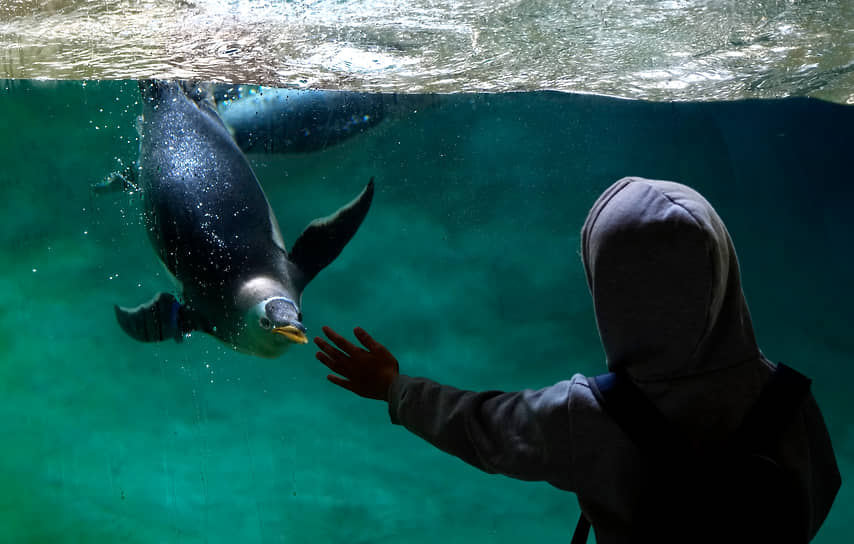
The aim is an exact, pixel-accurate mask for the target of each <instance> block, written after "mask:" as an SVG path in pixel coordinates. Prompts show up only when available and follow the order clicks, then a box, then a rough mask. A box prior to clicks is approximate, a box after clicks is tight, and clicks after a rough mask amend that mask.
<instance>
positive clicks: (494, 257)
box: [0, 80, 854, 543]
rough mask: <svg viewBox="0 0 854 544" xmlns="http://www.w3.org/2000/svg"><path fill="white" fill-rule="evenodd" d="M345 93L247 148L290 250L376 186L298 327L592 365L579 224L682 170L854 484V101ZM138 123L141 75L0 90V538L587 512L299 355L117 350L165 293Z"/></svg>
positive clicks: (499, 373)
mask: <svg viewBox="0 0 854 544" xmlns="http://www.w3.org/2000/svg"><path fill="white" fill-rule="evenodd" d="M238 91H239V92H242V93H243V98H240V99H237V100H235V95H234V94H233V93H234V92H238ZM238 91H235V89H231V88H228V87H226V88H219V91H218V92H219V93H220V96H219V98H220V100H219V101H220V104H219V114H220V115H221V116H222V117H223V118H226V119H228V118H229V116H232V117H231V118H230V119H231V120H230V121H229V122H230V123H231V124H232V131H233V133H234V134H235V137H236V138H238V137H239V135H240V134H241V130H243V129H241V128H240V127H241V125H240V123H241V122H242V121H241V117H240V115H241V113H240V112H239V111H238V110H237V107H238V105H239V104H241V103H245V102H241V100H247V101H248V100H249V99H250V97H255V98H258V97H259V95H258V93H257V91H258V90H257V89H255V94H252V92H251V90H250V89H248V88H243V89H239V90H238ZM229 93H231V94H229ZM267 94H268V96H272V95H274V94H275V91H272V90H268V91H267ZM341 96H344V95H338V96H337V97H333V99H338V98H341ZM347 96H349V98H348V97H347ZM347 96H345V98H346V100H345V103H349V104H350V105H351V106H350V107H351V109H350V110H347V115H345V116H343V117H341V116H334V115H331V114H329V110H324V109H323V107H324V106H323V103H322V101H321V103H319V105H317V104H315V105H311V106H303V107H304V108H305V109H303V110H299V109H297V110H296V113H295V112H294V111H295V110H293V109H291V110H290V111H289V113H288V112H286V113H284V114H282V115H285V116H286V117H284V118H283V119H285V121H284V123H285V125H286V126H288V127H290V128H294V129H295V130H293V131H292V132H290V133H288V134H284V135H281V134H280V135H278V136H276V138H279V140H276V142H278V143H275V145H274V144H273V143H270V142H272V141H273V140H268V141H267V143H266V144H265V143H264V141H263V140H262V141H259V140H258V139H257V138H256V139H255V140H254V142H253V143H252V144H251V145H250V143H245V144H244V145H245V147H246V156H247V158H248V160H249V162H250V164H251V166H252V168H253V169H254V172H255V173H256V175H257V177H258V179H259V180H260V182H261V184H262V185H263V187H264V190H265V191H266V194H267V196H268V198H269V201H270V204H271V207H272V208H273V210H274V211H275V213H276V215H277V217H278V222H279V225H280V227H281V230H282V234H283V238H284V242H285V244H286V245H287V246H288V247H291V245H292V244H293V242H294V240H295V238H296V237H297V235H298V234H299V233H300V232H301V231H302V229H303V228H304V227H305V226H306V225H307V224H308V223H309V222H310V221H311V220H312V219H314V218H317V217H322V216H325V215H328V214H330V213H332V212H333V211H334V210H336V209H337V208H338V207H340V206H341V205H342V204H344V203H346V202H348V201H350V200H351V199H352V198H353V197H355V196H356V195H357V194H358V193H359V191H360V190H361V189H362V187H363V186H364V185H365V183H366V182H367V181H368V180H369V179H370V178H372V177H373V178H374V180H375V186H376V193H375V196H374V201H373V204H372V207H371V209H370V211H369V212H368V215H367V217H366V219H365V221H364V223H363V224H362V226H361V227H360V229H359V230H358V232H357V233H356V235H355V237H354V238H353V240H352V241H351V242H350V243H349V244H348V245H347V246H346V247H345V248H344V250H343V252H342V253H341V255H340V256H339V257H338V258H337V259H336V260H335V261H334V262H333V263H332V264H331V265H330V266H329V267H328V268H326V269H325V270H323V271H321V272H320V274H319V275H318V276H317V277H316V278H315V279H314V280H313V281H312V282H311V283H310V284H309V285H308V287H307V288H306V290H305V292H304V295H303V299H302V313H303V323H304V324H305V326H306V327H307V329H308V336H309V338H312V337H313V336H315V335H317V334H320V330H321V327H322V326H323V325H330V326H332V327H334V328H336V329H338V330H339V331H348V332H349V331H350V330H352V328H353V327H354V326H361V327H364V328H365V329H367V330H368V331H369V332H371V333H372V334H373V335H374V336H375V337H376V338H377V339H378V340H380V341H381V342H383V343H385V344H386V345H387V346H388V347H389V348H390V349H391V350H392V352H393V353H394V354H395V355H396V356H397V358H398V360H399V361H400V365H401V370H402V371H403V372H405V373H407V374H411V375H418V376H428V377H431V378H433V379H436V380H438V381H441V382H445V383H450V384H453V385H456V386H459V387H463V388H470V389H475V390H487V389H504V390H516V389H521V388H539V387H544V386H546V385H550V384H552V383H554V382H557V381H559V380H562V379H567V378H569V377H571V376H572V375H573V374H575V373H583V374H586V375H592V374H597V373H600V372H602V371H603V370H604V368H605V366H604V354H603V352H602V348H601V346H600V343H599V338H598V334H597V330H596V327H595V322H594V316H593V309H592V306H591V301H590V296H589V293H588V289H587V286H586V283H585V277H584V273H583V269H582V265H581V259H580V256H579V249H580V242H579V231H580V228H581V225H582V223H583V221H584V219H585V216H586V213H587V211H588V209H589V208H590V206H591V204H592V203H593V201H594V200H595V199H596V197H597V196H598V195H599V193H600V192H601V191H602V190H603V189H604V188H606V187H607V186H608V185H610V184H611V183H612V182H614V181H616V180H617V179H619V178H621V177H623V176H627V175H636V176H644V177H649V178H657V179H667V180H674V181H680V182H683V183H686V184H688V185H691V186H692V187H694V188H696V189H698V190H699V191H700V192H701V193H703V194H704V195H705V196H706V197H707V198H708V199H709V200H710V201H711V202H712V204H713V205H715V207H716V209H717V210H718V212H719V214H720V215H721V217H722V218H723V219H724V221H725V222H726V224H727V226H728V228H729V231H730V233H731V235H732V238H733V240H734V242H735V246H736V248H737V251H738V256H739V258H740V262H741V266H742V275H743V280H744V290H745V293H746V296H747V300H748V303H749V305H750V310H751V313H752V316H753V319H754V323H755V326H756V330H757V335H758V339H759V343H760V346H761V347H762V349H763V351H764V353H765V354H766V355H767V356H768V357H769V358H770V359H772V360H775V361H784V362H786V363H788V364H789V365H791V366H794V367H795V368H797V369H800V370H801V371H803V372H804V373H806V374H807V375H809V376H810V377H812V378H813V380H814V383H813V391H814V394H815V396H816V398H817V400H818V402H819V404H820V406H821V407H822V409H823V410H824V414H825V417H826V419H827V423H828V426H829V429H830V432H831V436H832V439H833V442H834V445H835V447H836V450H837V454H838V459H839V464H840V469H841V471H842V475H843V480H844V481H845V480H846V477H847V476H848V475H850V474H852V462H854V427H852V424H851V414H852V413H854V400H852V396H851V394H850V390H851V386H850V383H851V381H852V380H854V367H852V366H851V364H850V359H851V355H852V353H854V341H852V336H851V333H850V328H851V323H852V320H851V308H852V306H854V294H852V289H851V286H850V282H851V278H852V277H854V264H853V263H854V258H852V256H851V251H850V248H851V236H852V233H854V219H852V214H851V211H850V209H849V207H850V203H851V202H852V200H854V179H852V166H854V164H853V163H852V155H851V149H852V143H854V141H852V132H851V127H852V126H854V109H852V108H851V107H850V106H844V105H835V104H831V103H828V102H822V101H819V100H816V99H806V98H791V99H785V100H762V101H752V100H747V101H732V102H690V101H686V102H676V103H669V102H658V103H654V102H644V101H633V100H621V99H615V98H607V97H602V96H593V95H582V94H569V93H555V92H524V93H503V94H478V93H468V94H449V95H419V94H409V95H403V94H401V95H392V94H386V95H367V97H366V96H365V95H358V96H356V95H352V96H350V95H347ZM302 99H303V98H299V99H297V98H291V99H289V100H291V103H302V102H298V100H302ZM357 99H358V100H363V102H347V100H357ZM264 107H269V106H264V105H256V106H253V108H254V111H255V112H256V113H257V112H258V111H263V108H264ZM312 108H314V109H312ZM324 111H326V113H325V114H324V113H323V112H324ZM140 112H141V99H140V93H139V89H138V85H137V83H136V82H135V81H79V80H73V81H55V80H42V81H34V80H6V81H3V82H2V83H0V140H2V145H0V165H2V166H0V225H2V228H0V259H2V263H3V267H2V269H3V274H2V277H0V293H2V295H0V300H2V301H3V304H0V349H2V353H3V357H2V365H0V437H2V444H3V448H2V450H3V453H2V455H0V490H2V492H0V541H3V542H33V543H35V542H57V543H70V542H87V543H97V542H130V543H134V542H138V543H151V542H169V543H173V542H174V543H202V542H205V543H227V542H245V543H271V542H318V543H324V542H328V543H335V542H348V543H353V542H363V543H369V542H386V541H389V540H391V539H393V540H396V541H403V542H409V543H432V542H438V541H441V542H447V543H468V542H498V543H500V542H518V541H519V540H520V539H525V540H526V541H569V537H570V535H571V531H572V528H573V527H574V524H575V521H576V518H577V515H578V505H577V502H576V499H575V497H574V496H573V495H571V494H569V493H565V492H562V491H559V490H557V489H554V488H551V487H550V486H548V485H547V484H544V483H532V482H521V481H516V480H511V479H509V478H505V477H502V476H494V475H486V474H483V473H480V472H478V471H477V470H475V469H473V468H471V467H469V466H468V465H466V464H464V463H463V462H461V461H459V460H458V459H455V458H452V457H449V456H447V455H445V454H443V453H441V452H439V451H437V450H435V449H433V448H431V447H429V446H428V445H427V444H426V443H424V442H422V441H421V440H420V439H418V438H417V437H415V436H413V435H411V434H409V433H408V432H406V431H405V430H403V429H402V428H401V427H396V426H393V425H392V424H390V421H389V415H388V413H387V408H386V405H385V404H384V403H381V402H375V401H368V400H365V399H361V398H358V397H356V396H355V395H352V394H350V393H348V392H346V391H344V390H342V389H339V388H337V387H335V386H333V385H332V384H330V383H328V382H327V381H326V379H325V376H326V374H327V370H326V368H324V367H322V366H321V365H320V364H319V363H318V362H317V361H316V360H315V358H314V353H315V349H314V347H313V345H311V344H309V345H298V346H294V347H292V348H291V349H290V350H289V351H288V352H287V353H286V354H285V355H283V356H281V357H279V358H274V359H266V358H260V357H254V356H251V355H245V354H242V353H238V352H236V351H234V350H233V349H231V348H230V347H229V346H227V345H226V344H224V343H222V342H220V341H218V340H216V339H215V338H213V337H212V336H210V335H207V334H204V333H200V332H194V333H192V334H190V335H189V336H188V337H187V338H185V339H184V341H183V342H181V343H177V342H174V341H171V340H168V341H164V342H158V343H140V342H137V341H135V340H133V339H131V338H129V337H128V336H127V335H126V334H125V333H124V332H123V331H122V330H121V328H120V327H119V325H118V323H117V321H116V317H115V313H114V305H117V304H118V305H121V306H135V305H137V304H140V303H142V302H144V301H146V300H148V299H150V297H151V296H152V295H153V294H154V293H156V292H158V291H169V292H177V291H176V290H175V288H174V286H173V284H172V283H171V280H170V278H169V276H168V274H167V272H166V271H165V269H164V268H163V266H162V265H161V264H160V263H159V261H158V258H157V255H156V254H155V252H154V251H153V249H152V247H151V245H150V243H149V240H148V238H147V235H146V232H145V225H144V224H143V221H142V216H141V209H140V204H141V198H140V194H139V192H138V191H136V190H134V187H133V184H132V183H129V184H127V186H124V185H123V186H122V187H119V189H124V190H116V191H111V190H109V189H110V187H109V185H110V183H108V182H110V181H111V180H112V181H116V179H117V178H115V177H111V176H110V174H111V173H112V172H123V171H126V169H127V168H128V167H130V168H131V169H133V161H134V160H135V159H136V155H137V152H138V148H139V139H138V134H137V117H138V116H139V114H140ZM300 112H302V113H305V112H309V113H308V114H306V115H303V116H302V117H300ZM246 115H248V117H246V118H243V121H246V122H250V125H251V119H253V116H252V114H246ZM288 116H289V117H288ZM247 119H249V120H250V121H247ZM246 130H248V131H249V132H252V131H253V130H254V131H255V133H256V134H255V135H256V136H257V135H261V136H271V134H268V133H265V132H264V131H265V130H267V131H274V129H273V128H270V127H267V128H264V127H259V126H257V125H256V126H255V127H254V128H252V127H251V126H250V128H249V129H246ZM244 135H245V134H244ZM271 137H272V136H271ZM112 188H115V187H112ZM852 505H854V491H852V487H851V486H850V485H848V483H847V481H846V482H845V484H844V485H843V487H842V490H841V491H840V494H839V496H838V497H837V500H836V504H835V508H834V510H833V511H832V512H831V515H830V517H829V519H828V520H827V522H826V524H825V526H824V527H823V528H822V530H821V532H820V533H819V536H818V538H817V539H816V542H825V543H832V542H847V541H849V539H850V536H851V535H852V534H854V525H853V524H854V522H852V519H851V517H850V516H849V515H848V512H850V511H851V508H852Z"/></svg>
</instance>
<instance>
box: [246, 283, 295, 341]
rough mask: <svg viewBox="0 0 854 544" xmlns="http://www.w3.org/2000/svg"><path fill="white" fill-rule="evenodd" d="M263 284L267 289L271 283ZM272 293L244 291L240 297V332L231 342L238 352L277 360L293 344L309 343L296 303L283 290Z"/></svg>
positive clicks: (268, 291)
mask: <svg viewBox="0 0 854 544" xmlns="http://www.w3.org/2000/svg"><path fill="white" fill-rule="evenodd" d="M264 283H267V285H268V286H269V285H270V282H264ZM255 286H256V287H257V282H256V284H255ZM247 291H249V292H247ZM252 291H254V292H252ZM260 291H266V292H264V293H262V292H260ZM272 291H273V292H272V293H271V292H270V290H268V289H263V290H255V289H244V290H243V292H242V293H241V294H242V295H243V297H244V302H245V305H244V306H243V307H244V308H246V310H245V313H244V314H243V324H242V330H241V331H240V333H239V335H238V338H236V339H235V340H236V341H235V342H234V344H235V347H237V349H238V350H240V351H244V352H248V353H251V354H253V355H260V356H262V357H278V356H279V355H281V354H282V353H284V352H285V350H287V349H288V348H289V347H290V346H291V345H292V344H307V343H308V338H307V337H306V334H305V332H306V331H305V326H304V325H303V324H302V314H301V313H300V309H299V303H298V302H296V301H294V300H293V299H291V298H290V296H288V295H287V294H286V293H285V291H284V290H283V289H272ZM249 299H251V300H249Z"/></svg>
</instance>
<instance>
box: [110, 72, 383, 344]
mask: <svg viewBox="0 0 854 544" xmlns="http://www.w3.org/2000/svg"><path fill="white" fill-rule="evenodd" d="M139 88H140V93H141V95H142V103H143V113H142V116H141V118H140V123H139V127H138V128H139V134H140V151H139V158H138V160H137V166H136V171H135V172H134V173H133V178H134V180H133V185H134V187H136V188H137V190H138V191H139V192H140V193H141V194H142V208H143V210H142V211H143V217H144V221H145V227H146V230H147V232H148V237H149V240H150V242H151V245H152V246H153V247H154V249H155V251H156V252H157V255H158V256H159V258H160V260H161V261H162V263H163V264H164V265H165V267H166V269H167V270H168V271H169V272H170V274H171V276H172V277H173V279H174V280H175V281H176V283H177V285H178V286H179V288H180V298H179V297H176V296H175V295H173V294H171V293H167V292H161V293H157V294H156V295H155V296H154V297H153V298H152V299H151V300H150V301H148V302H146V303H144V304H141V305H139V306H137V307H134V308H128V307H122V306H115V315H116V319H117V321H118V323H119V325H120V326H121V328H122V329H123V330H124V331H125V333H127V334H128V335H129V336H131V337H132V338H135V339H136V340H139V341H142V342H158V341H162V340H166V339H169V338H172V339H174V340H176V341H179V342H180V341H181V340H182V339H183V338H184V336H185V335H186V334H188V333H190V332H191V331H202V332H205V333H207V334H210V335H212V336H214V337H216V338H218V339H219V340H222V341H223V342H225V343H227V344H229V345H230V346H232V347H233V348H235V349H236V350H238V351H240V352H243V353H247V354H251V355H256V356H259V357H268V358H273V357H278V356H280V355H282V354H283V353H284V352H285V351H286V350H287V349H288V348H289V347H290V346H291V345H292V344H305V343H307V342H308V339H307V337H306V328H305V326H304V325H303V324H302V303H301V299H302V292H303V290H304V289H305V287H306V285H307V284H308V283H309V282H310V281H311V280H312V279H314V277H315V276H316V275H317V274H318V272H320V271H321V270H322V269H323V268H325V267H326V266H327V265H329V264H330V263H331V262H332V261H333V260H334V259H335V258H336V257H337V256H338V255H339V254H340V253H341V251H342V250H343V249H344V246H345V245H347V243H348V242H349V241H350V240H351V239H352V237H353V236H354V235H355V233H356V231H357V230H358V228H359V226H360V225H361V224H362V221H363V220H364V219H365V216H366V215H367V213H368V210H369V208H370V206H371V201H372V199H373V194H374V180H373V178H371V179H370V181H369V182H368V184H367V185H366V186H365V188H364V189H363V190H362V192H361V193H360V194H359V195H358V196H357V197H356V198H355V199H354V200H352V201H351V202H350V203H348V204H346V205H344V206H343V207H342V208H340V209H339V210H338V211H337V212H335V213H334V214H332V215H330V216H328V217H325V218H320V219H315V220H314V221H312V222H311V223H310V224H309V225H308V226H307V227H306V228H305V230H304V231H303V232H302V233H301V234H300V236H299V237H298V238H297V239H296V241H295V242H294V244H293V246H292V247H291V249H290V251H288V250H287V249H286V248H285V243H284V241H283V238H282V235H281V232H280V230H279V225H278V222H277V220H276V216H275V215H274V213H273V210H272V208H271V207H270V204H269V202H268V200H267V197H266V195H265V194H264V191H263V189H262V188H261V185H260V184H259V182H258V180H257V178H256V177H255V174H254V172H253V171H252V168H251V167H250V165H249V162H248V161H247V159H246V157H245V156H244V154H243V152H242V151H241V150H240V149H239V148H238V146H237V144H236V143H235V141H234V139H233V138H232V136H231V134H230V133H229V131H228V129H227V128H226V126H225V125H224V124H223V122H222V120H221V119H220V116H219V114H218V113H217V110H216V106H215V105H214V103H213V100H212V99H211V97H210V94H209V93H208V92H206V91H205V88H204V87H202V86H199V85H195V84H192V83H187V82H177V81H160V80H142V81H140V82H139Z"/></svg>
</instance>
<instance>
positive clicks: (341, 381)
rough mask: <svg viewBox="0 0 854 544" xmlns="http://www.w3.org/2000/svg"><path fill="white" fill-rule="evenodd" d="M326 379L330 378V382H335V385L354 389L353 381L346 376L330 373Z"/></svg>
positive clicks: (349, 389) (350, 389)
mask: <svg viewBox="0 0 854 544" xmlns="http://www.w3.org/2000/svg"><path fill="white" fill-rule="evenodd" d="M326 379H327V380H329V381H330V382H332V383H334V384H335V385H337V386H339V387H343V388H344V389H346V390H348V391H353V386H352V383H353V382H351V381H350V380H345V379H344V378H342V377H340V376H336V375H335V374H330V375H328V376H326ZM354 393H355V391H354Z"/></svg>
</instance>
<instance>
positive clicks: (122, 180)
mask: <svg viewBox="0 0 854 544" xmlns="http://www.w3.org/2000/svg"><path fill="white" fill-rule="evenodd" d="M135 170H136V168H135V166H134V165H131V166H128V167H127V168H125V169H124V170H122V171H121V172H113V173H111V174H110V175H108V176H107V177H106V179H104V180H103V181H99V182H98V183H95V184H93V185H92V192H93V193H95V194H104V193H119V192H122V191H127V192H131V191H137V190H138V189H139V187H137V185H136V174H135Z"/></svg>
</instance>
